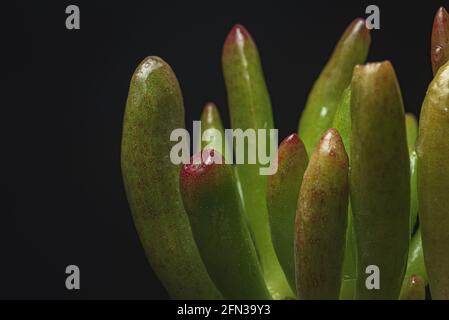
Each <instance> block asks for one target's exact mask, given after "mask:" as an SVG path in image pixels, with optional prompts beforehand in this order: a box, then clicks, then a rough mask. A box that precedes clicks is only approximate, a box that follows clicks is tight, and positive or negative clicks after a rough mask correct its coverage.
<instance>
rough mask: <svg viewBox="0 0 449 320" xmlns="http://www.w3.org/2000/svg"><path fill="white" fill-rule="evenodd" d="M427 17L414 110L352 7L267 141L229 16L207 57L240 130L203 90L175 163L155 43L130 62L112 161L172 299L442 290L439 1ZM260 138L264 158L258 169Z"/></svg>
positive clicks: (251, 70)
mask: <svg viewBox="0 0 449 320" xmlns="http://www.w3.org/2000/svg"><path fill="white" fill-rule="evenodd" d="M430 27H431V26H429V30H430V29H431V34H429V42H430V58H431V59H430V61H424V62H422V63H427V64H428V65H429V68H432V71H433V76H434V78H433V80H432V81H431V83H430V84H429V85H428V89H427V93H426V94H425V98H424V101H423V102H422V107H421V111H420V115H419V119H418V118H417V117H415V115H413V114H412V113H408V112H406V110H405V108H404V104H403V99H402V94H401V90H407V88H401V87H400V85H399V82H398V79H397V76H396V72H395V69H394V66H393V64H392V63H391V62H390V61H388V60H386V61H381V62H368V61H366V60H367V57H368V53H369V49H370V45H371V35H370V28H369V27H368V26H367V22H366V21H365V20H364V19H361V18H357V19H355V20H354V21H353V22H352V23H350V24H349V25H348V26H347V27H346V29H345V30H344V32H343V34H342V35H341V37H340V40H339V41H338V43H337V44H336V45H335V49H334V51H333V52H332V54H331V55H330V56H329V55H328V57H329V58H328V61H327V63H326V64H325V66H324V68H323V69H322V70H321V73H320V74H319V76H318V78H317V79H316V81H315V82H314V85H313V87H312V89H311V91H310V93H309V95H308V97H307V102H306V104H305V106H304V107H303V109H302V110H303V111H302V115H301V117H300V119H299V120H298V131H297V132H294V133H291V134H290V135H289V136H288V137H286V138H285V139H284V140H283V141H281V142H280V143H279V144H278V141H277V135H276V139H274V136H273V135H272V134H271V133H272V132H274V130H273V129H276V125H275V123H274V120H273V112H279V111H278V110H276V108H273V109H272V104H271V99H270V95H269V92H268V89H267V85H266V82H265V77H264V72H263V69H262V62H261V59H260V56H259V52H258V49H257V46H256V43H255V41H254V39H253V37H252V36H251V35H250V33H249V32H248V30H246V29H245V27H243V26H242V25H235V26H234V27H233V28H232V30H231V31H230V32H229V34H228V36H227V38H226V39H225V42H224V45H223V50H222V57H221V62H222V70H223V76H224V82H225V85H226V91H227V108H228V111H229V116H230V122H231V128H232V129H233V130H234V132H237V130H240V131H239V132H243V133H246V134H244V137H243V138H242V139H241V140H240V141H238V138H236V136H234V137H233V136H229V134H228V132H227V131H228V129H226V130H225V129H224V125H223V122H222V117H221V115H220V113H219V109H218V107H217V106H216V105H215V104H214V103H213V102H209V103H207V104H206V105H205V107H204V109H203V112H202V114H201V115H199V117H200V123H201V129H200V132H199V134H195V132H194V133H193V134H192V144H193V153H192V155H191V156H190V149H191V148H190V147H191V146H190V145H186V146H185V148H186V149H187V153H188V155H189V156H186V155H185V154H184V155H183V156H182V159H183V161H182V163H181V162H179V161H178V162H177V163H175V162H176V161H173V154H175V153H177V151H180V150H181V149H182V148H181V147H180V149H179V150H178V149H174V146H175V145H176V144H177V142H178V138H179V137H178V136H176V135H174V132H178V131H176V130H179V129H184V128H185V112H186V110H184V102H183V96H182V93H181V89H180V85H179V83H178V80H177V77H176V75H175V73H174V71H173V70H172V68H171V67H170V65H169V64H168V63H167V62H165V61H164V60H163V59H162V58H159V57H156V56H149V57H147V58H145V59H144V60H143V61H142V62H141V63H140V64H139V66H138V67H137V68H136V70H135V72H134V74H133V76H132V79H131V81H130V86H129V93H128V98H127V102H126V110H125V114H124V120H123V132H122V144H121V169H122V176H123V181H124V185H125V189H126V196H127V199H128V203H129V206H130V209H131V212H132V217H133V220H134V224H135V226H136V229H137V232H138V235H139V238H140V241H141V243H142V246H143V249H144V250H145V253H146V256H147V258H148V260H149V262H150V264H151V267H152V268H153V270H154V271H155V273H156V275H157V277H158V278H159V279H160V281H161V283H162V284H163V286H164V287H165V289H166V290H167V292H168V294H169V296H170V297H171V298H172V299H207V300H209V299H211V300H212V299H248V300H251V299H254V300H265V299H267V300H268V299H275V300H285V299H288V300H296V299H298V300H338V299H341V300H372V299H376V300H379V299H380V300H398V299H399V300H424V299H435V300H449V139H448V137H449V62H448V60H449V15H448V13H447V11H446V10H445V9H444V8H443V7H441V8H440V9H438V10H437V12H436V14H435V18H434V22H433V27H432V28H430ZM255 36H257V35H255ZM418 120H419V121H418ZM251 130H253V131H251ZM252 132H255V134H254V136H251V134H250V133H252ZM174 136H175V137H174ZM251 138H253V139H251ZM242 141H244V147H245V148H244V154H243V156H242V157H240V154H235V155H234V154H233V151H235V149H237V146H238V145H239V143H243V142H242ZM262 142H263V147H261V145H262ZM265 144H266V146H265ZM195 146H197V148H196V147H195ZM185 148H184V149H183V150H184V151H185V150H186V149H185ZM195 149H196V150H195ZM181 151H182V150H181ZM236 153H237V152H236ZM253 153H254V154H255V155H257V156H255V158H256V159H253V161H250V159H251V158H252V157H251V156H252V154H253ZM270 153H273V154H274V158H273V159H272V160H273V167H274V168H275V170H273V172H269V173H268V174H263V171H261V170H260V169H261V168H265V167H267V162H268V158H267V161H262V160H261V159H262V158H264V157H265V158H266V157H268V155H269V154H270ZM240 158H242V159H244V161H238V159H240ZM234 160H237V161H234Z"/></svg>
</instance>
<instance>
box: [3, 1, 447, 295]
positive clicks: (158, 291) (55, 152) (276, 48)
mask: <svg viewBox="0 0 449 320" xmlns="http://www.w3.org/2000/svg"><path fill="white" fill-rule="evenodd" d="M69 4H77V5H78V6H79V7H80V10H81V30H76V31H73V30H71V31H69V30H67V29H66V28H65V19H66V16H67V15H66V14H65V8H66V6H67V5H69ZM369 4H377V5H379V7H380V13H381V19H380V22H381V29H380V30H373V31H372V46H371V52H370V55H369V60H371V61H379V60H385V59H388V60H390V61H392V63H393V65H394V66H395V69H396V72H397V76H398V78H399V81H400V84H401V88H402V93H403V98H404V103H405V108H406V110H407V111H411V112H414V113H415V114H418V112H419V109H420V105H421V102H422V100H423V97H424V95H425V90H426V87H427V85H428V83H429V82H430V80H431V77H432V75H431V67H430V58H429V45H430V32H431V27H432V21H433V16H434V13H435V11H436V10H437V8H438V7H439V6H440V5H444V4H445V2H444V1H434V2H431V1H413V2H411V1H390V2H389V3H388V2H385V3H384V2H379V1H369V2H359V1H291V2H282V1H275V2H270V3H265V2H262V1H253V2H247V1H208V2H198V1H183V2H179V3H175V2H166V1H153V0H146V1H123V2H112V1H95V2H94V1H72V2H66V1H57V2H56V1H55V2H54V3H52V2H39V3H33V4H31V3H21V4H16V5H14V6H12V7H11V8H9V7H3V9H2V13H1V15H2V21H3V22H2V23H4V24H5V26H3V27H2V30H3V31H4V32H5V33H6V34H5V35H4V37H3V39H2V42H3V45H2V50H3V52H4V53H6V54H7V55H8V57H7V58H6V59H4V60H3V62H2V64H3V65H4V70H6V71H4V72H3V78H4V80H6V83H7V84H8V85H7V86H4V89H5V88H6V90H4V92H3V94H2V95H3V99H2V101H3V102H2V114H3V115H2V117H1V119H2V130H4V131H5V132H4V134H3V137H4V138H5V139H4V145H3V148H2V149H3V152H2V155H3V160H6V162H5V164H4V165H3V171H4V174H3V179H2V182H3V183H2V184H3V185H4V186H5V189H6V191H5V192H3V195H4V196H5V199H4V200H3V206H2V210H1V215H0V250H1V251H0V252H1V254H0V298H63V299H66V298H74V299H81V298H83V299H90V298H101V299H103V298H125V299H126V298H137V299H141V298H145V299H146V298H166V297H167V294H166V292H165V290H164V289H163V287H162V285H161V284H160V283H159V281H158V280H157V278H156V276H155V274H154V273H153V272H152V270H151V268H150V266H149V264H148V262H147V261H146V259H145V256H144V253H143V250H142V248H141V246H140V243H139V240H138V238H137V234H136V232H135V229H134V225H133V222H132V219H131V215H130V212H129V209H128V205H127V201H126V198H125V193H124V189H123V183H122V179H121V173H120V138H121V125H122V116H123V112H124V106H125V100H126V96H127V90H128V84H129V80H130V77H131V75H132V73H133V71H134V68H135V67H136V66H137V64H138V63H139V62H140V61H141V60H142V59H143V58H144V57H145V56H148V55H158V56H160V57H162V58H163V59H164V60H166V61H167V62H168V63H170V64H171V66H172V68H173V69H174V71H175V72H176V74H177V76H178V79H179V81H180V84H181V88H182V91H183V95H184V101H185V108H186V124H187V128H188V129H191V124H192V120H196V119H198V118H199V114H200V111H201V109H202V107H203V106H204V104H205V103H206V102H207V101H214V102H216V103H217V104H218V106H219V108H220V111H221V112H222V116H223V118H224V121H225V126H226V127H229V121H228V119H229V117H228V114H227V110H226V92H225V87H224V82H223V78H222V72H221V64H220V59H221V49H222V44H223V41H224V39H225V37H226V35H227V33H228V32H229V30H230V29H231V27H232V26H233V24H235V23H241V24H243V25H245V26H246V27H247V29H248V30H249V31H250V33H251V34H252V36H253V37H254V39H255V41H256V43H257V45H258V48H259V51H260V55H261V59H262V63H263V66H264V71H265V77H266V81H267V85H268V88H269V90H270V93H271V98H272V104H273V113H274V117H275V122H276V126H277V127H278V128H279V130H280V131H279V135H280V138H284V137H286V136H287V135H288V134H289V133H291V132H294V131H296V128H297V123H298V119H299V116H300V113H301V110H302V108H303V105H304V103H305V101H306V98H307V93H308V91H309V90H310V88H311V86H312V84H313V82H314V80H315V79H316V77H317V76H318V74H319V72H320V70H321V68H322V67H323V65H324V63H325V62H326V60H327V58H328V56H329V55H330V53H331V51H332V49H333V47H334V45H335V43H336V41H337V40H338V38H339V36H340V35H341V33H342V32H343V30H344V29H345V27H346V26H347V25H348V24H349V23H350V22H351V21H352V20H353V19H354V18H355V17H358V16H361V17H365V16H366V14H365V8H366V6H367V5H369ZM448 5H449V3H447V2H446V7H448ZM2 91H3V90H2ZM69 264H76V265H78V266H79V267H80V269H81V290H79V291H68V290H66V288H65V284H64V283H65V277H66V274H65V267H66V266H67V265H69Z"/></svg>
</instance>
